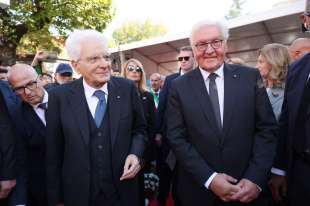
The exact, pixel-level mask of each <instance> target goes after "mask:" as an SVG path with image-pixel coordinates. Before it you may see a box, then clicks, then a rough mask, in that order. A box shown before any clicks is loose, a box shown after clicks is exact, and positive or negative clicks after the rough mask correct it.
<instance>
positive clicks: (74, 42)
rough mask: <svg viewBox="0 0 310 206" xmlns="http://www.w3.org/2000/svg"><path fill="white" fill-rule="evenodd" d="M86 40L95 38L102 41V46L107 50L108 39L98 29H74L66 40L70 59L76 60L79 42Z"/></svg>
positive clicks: (79, 49)
mask: <svg viewBox="0 0 310 206" xmlns="http://www.w3.org/2000/svg"><path fill="white" fill-rule="evenodd" d="M88 40H96V41H98V43H99V44H100V43H102V45H103V46H104V48H106V50H108V40H107V38H106V37H105V36H104V35H103V34H102V33H100V32H99V31H96V30H93V29H85V30H80V29H77V30H74V31H73V32H72V33H71V34H70V35H69V36H68V38H67V40H66V44H65V45H66V50H67V53H68V55H69V58H70V59H71V60H75V61H77V60H78V59H79V58H80V55H81V43H82V42H84V41H88Z"/></svg>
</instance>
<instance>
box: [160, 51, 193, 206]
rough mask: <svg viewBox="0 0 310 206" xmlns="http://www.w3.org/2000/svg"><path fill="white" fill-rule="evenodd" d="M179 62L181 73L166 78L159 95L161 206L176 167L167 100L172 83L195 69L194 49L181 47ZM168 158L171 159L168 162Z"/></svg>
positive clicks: (166, 195) (164, 201)
mask: <svg viewBox="0 0 310 206" xmlns="http://www.w3.org/2000/svg"><path fill="white" fill-rule="evenodd" d="M177 60H178V62H179V72H178V73H175V74H171V75H169V76H167V77H166V80H165V83H164V86H163V88H162V90H161V92H160V94H159V104H158V110H157V111H158V113H157V135H156V137H155V141H156V144H157V146H158V152H157V154H158V155H157V156H158V157H157V168H158V169H157V170H158V173H159V178H160V182H159V195H158V202H159V204H160V205H165V203H166V200H167V198H168V195H169V191H170V188H171V180H172V176H173V170H174V166H175V156H174V155H173V154H172V152H171V150H170V147H169V144H168V142H167V138H166V129H167V116H166V110H167V99H168V95H169V90H170V86H171V82H172V81H173V80H174V79H176V78H178V77H179V76H181V75H183V74H185V73H187V72H189V71H191V70H192V69H193V68H194V64H195V60H194V55H193V50H192V48H191V47H190V46H184V47H181V48H180V49H179V52H178V56H177ZM167 157H169V159H168V161H167ZM173 196H174V200H175V204H176V205H178V200H177V198H176V197H175V195H174V192H173Z"/></svg>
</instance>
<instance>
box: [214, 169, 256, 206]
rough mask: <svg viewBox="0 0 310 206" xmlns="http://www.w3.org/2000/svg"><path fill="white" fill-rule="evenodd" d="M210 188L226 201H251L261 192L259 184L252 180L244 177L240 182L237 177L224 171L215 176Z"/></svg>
mask: <svg viewBox="0 0 310 206" xmlns="http://www.w3.org/2000/svg"><path fill="white" fill-rule="evenodd" d="M209 189H210V190H211V191H212V192H213V193H214V194H216V195H217V196H218V197H219V198H220V199H221V200H222V201H224V202H230V201H239V202H242V203H249V202H251V201H252V200H254V199H256V198H257V197H258V195H259V193H260V189H259V188H258V186H257V185H256V184H254V183H253V182H251V181H250V180H248V179H244V178H243V179H241V180H240V181H239V182H238V180H237V179H235V178H233V177H231V176H229V175H227V174H224V173H218V174H217V175H216V176H215V177H214V178H213V180H212V182H211V184H210V186H209Z"/></svg>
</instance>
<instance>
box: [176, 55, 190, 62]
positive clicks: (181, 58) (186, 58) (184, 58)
mask: <svg viewBox="0 0 310 206" xmlns="http://www.w3.org/2000/svg"><path fill="white" fill-rule="evenodd" d="M190 58H191V57H190V56H186V57H178V61H179V62H181V61H183V60H184V61H188V60H189V59H190Z"/></svg>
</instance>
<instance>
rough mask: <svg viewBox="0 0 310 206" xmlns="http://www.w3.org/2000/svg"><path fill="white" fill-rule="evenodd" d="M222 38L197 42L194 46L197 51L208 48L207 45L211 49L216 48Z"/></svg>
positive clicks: (219, 45)
mask: <svg viewBox="0 0 310 206" xmlns="http://www.w3.org/2000/svg"><path fill="white" fill-rule="evenodd" d="M222 43H223V40H221V39H216V40H213V41H209V42H199V43H197V44H196V45H195V47H196V48H197V49H198V50H199V51H205V50H207V49H208V48H209V45H210V46H211V47H212V48H213V49H218V48H220V47H221V46H222Z"/></svg>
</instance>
